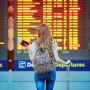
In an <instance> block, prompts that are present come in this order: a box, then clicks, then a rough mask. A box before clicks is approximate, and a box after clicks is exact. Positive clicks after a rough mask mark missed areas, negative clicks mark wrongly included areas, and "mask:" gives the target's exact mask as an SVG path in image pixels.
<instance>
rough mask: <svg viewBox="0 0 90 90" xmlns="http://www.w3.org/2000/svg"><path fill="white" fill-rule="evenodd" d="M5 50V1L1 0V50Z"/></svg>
mask: <svg viewBox="0 0 90 90" xmlns="http://www.w3.org/2000/svg"><path fill="white" fill-rule="evenodd" d="M3 48H4V1H3V0H0V49H3Z"/></svg>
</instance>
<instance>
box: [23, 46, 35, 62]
mask: <svg viewBox="0 0 90 90" xmlns="http://www.w3.org/2000/svg"><path fill="white" fill-rule="evenodd" d="M25 48H26V49H27V50H28V53H29V58H30V60H31V61H32V63H34V61H35V53H34V52H31V49H30V46H29V45H28V46H26V47H25Z"/></svg>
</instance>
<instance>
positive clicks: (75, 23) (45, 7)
mask: <svg viewBox="0 0 90 90" xmlns="http://www.w3.org/2000/svg"><path fill="white" fill-rule="evenodd" d="M41 23H46V24H47V25H49V27H50V29H51V33H52V35H53V37H54V39H55V40H56V41H57V43H58V48H59V50H68V51H69V50H80V49H85V48H86V42H85V40H86V34H85V33H86V24H85V23H86V0H17V39H18V38H22V39H24V40H26V41H28V42H32V41H33V40H34V39H35V37H36V27H37V26H38V25H39V24H41ZM17 50H24V48H23V47H22V46H21V45H20V44H17Z"/></svg>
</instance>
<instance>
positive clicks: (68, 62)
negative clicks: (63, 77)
mask: <svg viewBox="0 0 90 90" xmlns="http://www.w3.org/2000/svg"><path fill="white" fill-rule="evenodd" d="M54 57H55V60H56V62H57V63H61V64H67V65H68V64H70V63H71V61H70V60H67V61H66V62H65V61H64V60H62V59H61V58H60V57H59V55H58V51H54Z"/></svg>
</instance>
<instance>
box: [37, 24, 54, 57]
mask: <svg viewBox="0 0 90 90" xmlns="http://www.w3.org/2000/svg"><path fill="white" fill-rule="evenodd" d="M36 34H37V40H36V43H37V46H38V47H39V48H40V49H41V50H42V51H43V50H45V48H47V49H48V50H49V55H50V56H52V55H53V52H52V40H53V37H52V36H51V33H50V28H49V26H48V25H46V24H40V25H39V26H38V27H37V28H36Z"/></svg>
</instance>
